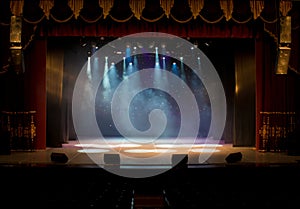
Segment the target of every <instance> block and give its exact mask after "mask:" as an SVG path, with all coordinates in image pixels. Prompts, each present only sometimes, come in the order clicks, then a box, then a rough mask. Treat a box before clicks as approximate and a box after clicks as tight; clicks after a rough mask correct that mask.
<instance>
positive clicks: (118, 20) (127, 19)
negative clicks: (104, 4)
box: [109, 14, 133, 22]
mask: <svg viewBox="0 0 300 209" xmlns="http://www.w3.org/2000/svg"><path fill="white" fill-rule="evenodd" d="M109 16H110V18H111V19H112V20H113V21H115V22H127V21H129V20H130V19H131V18H132V17H133V14H131V15H130V16H129V17H128V18H126V19H124V20H120V19H117V18H115V17H113V16H112V15H109Z"/></svg>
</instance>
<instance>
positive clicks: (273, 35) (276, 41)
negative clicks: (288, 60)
mask: <svg viewBox="0 0 300 209" xmlns="http://www.w3.org/2000/svg"><path fill="white" fill-rule="evenodd" d="M264 31H265V32H266V33H268V34H269V35H270V36H271V37H272V38H273V39H274V42H275V44H276V47H277V48H278V38H277V36H276V35H275V34H274V33H272V32H271V31H269V30H268V29H267V28H266V25H265V24H264Z"/></svg>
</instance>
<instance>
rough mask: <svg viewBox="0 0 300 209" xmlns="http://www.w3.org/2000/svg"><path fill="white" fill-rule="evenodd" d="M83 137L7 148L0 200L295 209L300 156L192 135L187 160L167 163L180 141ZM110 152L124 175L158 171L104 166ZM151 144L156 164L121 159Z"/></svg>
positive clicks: (0, 159)
mask: <svg viewBox="0 0 300 209" xmlns="http://www.w3.org/2000/svg"><path fill="white" fill-rule="evenodd" d="M86 142H87V143H78V141H70V142H69V143H67V144H63V146H62V147H59V148H50V147H49V148H47V149H45V150H34V151H13V150H12V151H11V153H10V154H6V155H0V163H1V166H0V173H1V190H2V196H1V204H2V205H6V208H16V207H30V208H54V207H55V208H106V209H110V208H115V209H116V208H124V209H125V208H128V209H137V208H168V209H171V208H172V209H175V208H176V209H177V208H178V209H179V208H188V209H192V208H224V207H231V208H254V207H262V208H263V207H265V208H272V207H282V208H295V207H296V206H297V205H298V199H299V198H298V197H299V194H300V192H299V188H300V181H299V179H300V166H299V162H300V156H296V155H294V156H292V155H288V153H287V152H260V151H257V150H256V149H255V148H254V147H234V146H232V144H224V143H222V142H219V143H217V144H216V143H212V141H207V143H205V144H203V143H201V142H199V141H198V142H197V143H195V144H194V145H193V146H192V147H190V148H191V149H190V152H189V153H187V154H188V161H187V163H186V164H181V165H182V166H179V167H174V166H172V157H171V156H173V155H175V154H182V150H185V149H186V146H183V147H180V146H178V145H176V146H174V144H173V146H171V145H172V144H168V143H167V142H164V143H160V144H158V145H157V146H156V147H153V146H152V145H149V144H143V145H137V144H136V143H132V142H130V143H121V142H120V141H118V140H115V141H114V142H113V143H111V144H110V145H109V146H110V148H111V149H112V150H109V149H108V145H107V144H106V145H105V144H102V145H100V144H96V145H95V144H93V143H92V142H93V140H91V141H86ZM112 145H114V146H112ZM167 150H168V151H167ZM116 151H117V152H119V153H120V165H117V167H118V168H117V169H121V170H122V169H123V170H129V171H130V174H132V172H135V171H138V170H139V169H142V170H145V169H146V170H147V169H148V170H149V169H154V170H159V169H161V168H163V169H166V172H163V173H161V174H158V175H155V176H150V177H146V178H129V177H122V176H120V175H116V174H115V173H111V172H110V170H109V169H107V167H105V165H106V164H105V162H104V159H103V158H104V155H105V154H115V153H116ZM159 151H160V152H161V151H164V152H165V155H164V156H165V159H161V160H160V161H158V163H156V164H152V165H149V164H148V165H146V164H144V165H143V164H141V163H134V161H131V162H130V161H127V162H126V163H124V158H125V157H124V156H127V157H129V156H130V157H133V158H147V157H151V156H153V155H155V154H158V152H159ZM205 152H206V153H209V154H210V157H209V158H207V159H206V160H205V161H203V162H200V160H201V158H199V155H200V154H201V153H205ZM239 152H240V153H241V154H242V157H241V159H240V160H238V161H236V162H227V161H226V157H228V155H230V154H232V153H239ZM53 153H56V154H57V153H60V154H63V155H64V156H66V157H67V158H66V159H67V160H66V161H63V158H56V159H55V158H53V157H51V154H53ZM91 156H96V157H95V158H93V157H92V158H91ZM57 159H60V160H62V161H60V160H57ZM94 159H98V161H95V160H94ZM202 159H203V158H202ZM122 162H123V164H122ZM109 165H112V164H111V162H110V163H109ZM179 165H180V164H179ZM185 165H186V166H185ZM151 166H152V167H151ZM160 166H161V167H160ZM114 171H115V170H114ZM138 204H139V205H138ZM155 204H156V205H155ZM7 205H8V206H11V207H7ZM151 205H152V206H151Z"/></svg>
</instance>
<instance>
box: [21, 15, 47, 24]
mask: <svg viewBox="0 0 300 209" xmlns="http://www.w3.org/2000/svg"><path fill="white" fill-rule="evenodd" d="M45 17H46V16H45V15H43V16H42V17H41V19H39V20H37V21H30V20H28V19H26V18H25V17H23V20H24V21H25V22H27V23H30V24H33V25H36V24H39V23H40V22H42V20H43V19H44V18H45Z"/></svg>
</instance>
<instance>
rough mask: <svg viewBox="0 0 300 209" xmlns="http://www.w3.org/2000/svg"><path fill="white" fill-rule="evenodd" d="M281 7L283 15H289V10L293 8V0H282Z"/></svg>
mask: <svg viewBox="0 0 300 209" xmlns="http://www.w3.org/2000/svg"><path fill="white" fill-rule="evenodd" d="M279 9H280V12H281V15H282V16H287V14H288V13H289V11H290V10H291V9H292V1H287V0H285V1H280V5H279Z"/></svg>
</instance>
